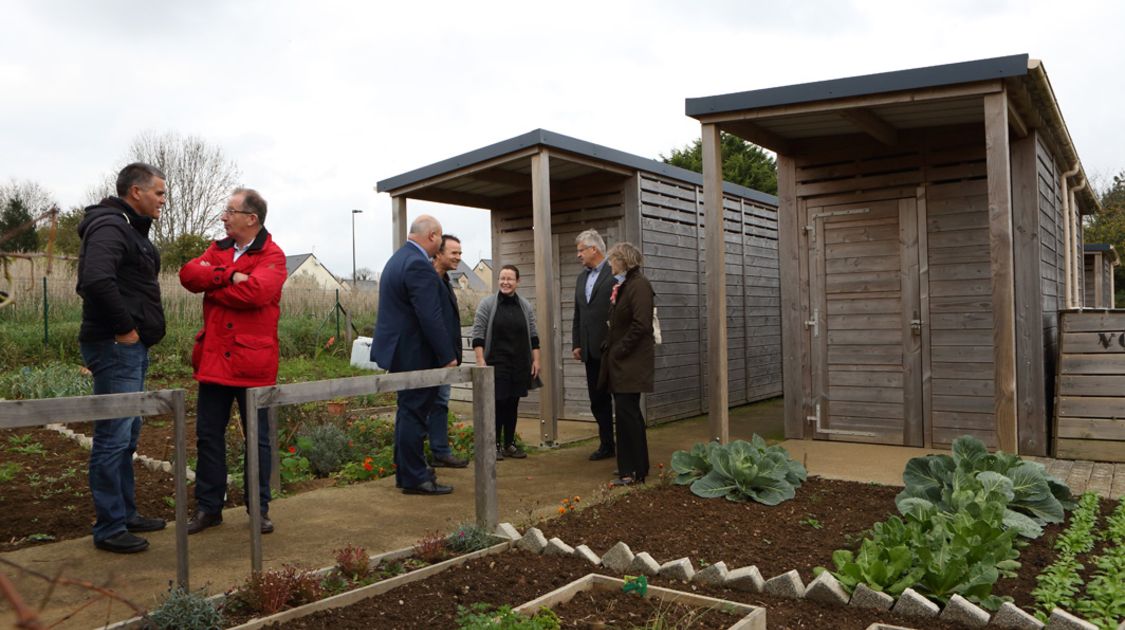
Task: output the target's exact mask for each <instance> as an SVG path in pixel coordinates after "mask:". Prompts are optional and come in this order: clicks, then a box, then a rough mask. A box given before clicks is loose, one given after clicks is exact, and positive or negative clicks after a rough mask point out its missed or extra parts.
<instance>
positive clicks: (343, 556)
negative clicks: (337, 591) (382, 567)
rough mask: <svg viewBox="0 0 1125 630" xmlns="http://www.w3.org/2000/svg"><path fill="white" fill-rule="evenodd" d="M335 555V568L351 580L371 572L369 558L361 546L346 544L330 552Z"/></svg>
mask: <svg viewBox="0 0 1125 630" xmlns="http://www.w3.org/2000/svg"><path fill="white" fill-rule="evenodd" d="M332 553H333V554H334V555H335V556H336V570H337V571H339V572H340V573H341V574H343V575H345V576H347V577H348V578H350V579H352V580H360V579H363V578H365V577H367V576H368V574H370V573H371V558H370V557H368V555H367V550H366V549H364V548H363V547H356V546H353V545H348V546H346V547H344V548H343V549H337V550H335V551H333V552H332Z"/></svg>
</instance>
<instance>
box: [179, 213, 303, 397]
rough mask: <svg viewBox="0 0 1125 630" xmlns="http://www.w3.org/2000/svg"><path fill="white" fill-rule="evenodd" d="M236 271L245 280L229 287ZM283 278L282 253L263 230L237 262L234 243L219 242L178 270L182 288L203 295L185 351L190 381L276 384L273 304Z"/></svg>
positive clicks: (277, 310)
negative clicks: (198, 324) (199, 320)
mask: <svg viewBox="0 0 1125 630" xmlns="http://www.w3.org/2000/svg"><path fill="white" fill-rule="evenodd" d="M204 262H206V263H208V264H206V265H204V264H202V263H204ZM236 271H240V272H242V273H244V274H246V275H248V276H250V278H249V279H248V280H246V281H243V282H240V283H238V284H233V283H232V282H231V277H232V276H233V275H234V273H235V272H236ZM285 278H286V272H285V254H284V253H282V251H281V248H280V247H278V246H277V245H275V244H274V242H273V238H272V237H271V236H270V234H269V232H267V231H266V229H265V228H262V229H261V231H259V232H258V236H256V237H255V238H254V242H253V243H251V244H250V247H249V248H248V249H247V250H246V252H245V253H243V254H242V255H241V256H239V257H238V260H237V261H235V260H234V239H233V238H225V239H223V240H221V241H215V242H214V243H212V244H211V247H208V248H207V251H205V252H203V255H202V256H200V257H199V258H196V259H195V260H192V261H191V262H189V263H187V264H186V265H184V266H183V268H182V269H180V283H181V284H183V285H184V288H186V289H187V290H188V291H191V292H192V293H203V329H202V330H200V331H199V332H198V333H197V334H196V335H195V347H194V348H192V351H191V365H192V368H193V369H194V370H195V380H197V381H199V382H201V383H215V384H218V385H230V386H233V387H259V386H262V385H273V384H275V383H276V382H277V359H278V342H277V320H278V317H279V316H280V314H281V310H280V308H278V304H279V303H280V302H281V285H282V284H284V283H285Z"/></svg>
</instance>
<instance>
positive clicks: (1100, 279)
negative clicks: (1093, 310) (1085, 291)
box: [1087, 252, 1105, 308]
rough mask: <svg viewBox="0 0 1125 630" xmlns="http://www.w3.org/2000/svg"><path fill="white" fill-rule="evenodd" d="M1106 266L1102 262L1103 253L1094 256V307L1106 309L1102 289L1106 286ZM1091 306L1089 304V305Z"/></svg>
mask: <svg viewBox="0 0 1125 630" xmlns="http://www.w3.org/2000/svg"><path fill="white" fill-rule="evenodd" d="M1104 277H1105V265H1104V263H1103V262H1102V253H1101V252H1098V253H1096V254H1094V306H1095V307H1097V308H1105V304H1104V303H1103V302H1102V299H1103V296H1102V289H1103V288H1104V286H1105V280H1104ZM1087 306H1089V304H1087Z"/></svg>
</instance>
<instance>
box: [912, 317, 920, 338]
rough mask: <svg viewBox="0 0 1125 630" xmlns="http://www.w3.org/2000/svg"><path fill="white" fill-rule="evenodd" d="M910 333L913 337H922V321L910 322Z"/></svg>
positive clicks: (914, 320)
mask: <svg viewBox="0 0 1125 630" xmlns="http://www.w3.org/2000/svg"><path fill="white" fill-rule="evenodd" d="M910 333H911V334H912V335H914V336H915V337H921V336H922V320H920V319H912V320H910Z"/></svg>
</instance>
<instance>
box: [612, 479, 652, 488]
mask: <svg viewBox="0 0 1125 630" xmlns="http://www.w3.org/2000/svg"><path fill="white" fill-rule="evenodd" d="M644 482H645V479H644V477H618V478H617V479H614V480H613V481H611V482H609V485H610V486H612V487H614V488H617V487H620V486H631V485H634V484H638V483H644Z"/></svg>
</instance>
